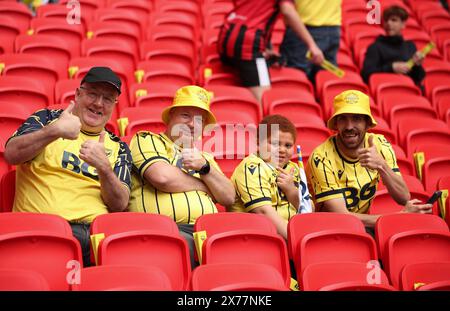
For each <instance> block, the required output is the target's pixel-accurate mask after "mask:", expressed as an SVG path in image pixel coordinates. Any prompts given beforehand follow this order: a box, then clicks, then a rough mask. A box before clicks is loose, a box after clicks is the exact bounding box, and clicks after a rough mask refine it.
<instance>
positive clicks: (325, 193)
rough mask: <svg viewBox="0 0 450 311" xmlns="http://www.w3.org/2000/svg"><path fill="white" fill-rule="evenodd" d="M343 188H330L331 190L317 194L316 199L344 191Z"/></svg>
mask: <svg viewBox="0 0 450 311" xmlns="http://www.w3.org/2000/svg"><path fill="white" fill-rule="evenodd" d="M342 190H343V189H338V190H330V191H326V192H322V193H320V194H318V195H316V199H321V198H324V197H327V196H329V195H334V194H339V193H342Z"/></svg>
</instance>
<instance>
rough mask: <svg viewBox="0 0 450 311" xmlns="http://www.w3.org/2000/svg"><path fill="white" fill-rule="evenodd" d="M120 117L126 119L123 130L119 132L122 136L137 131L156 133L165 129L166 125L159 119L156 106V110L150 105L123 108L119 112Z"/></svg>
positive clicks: (159, 115)
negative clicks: (126, 122)
mask: <svg viewBox="0 0 450 311" xmlns="http://www.w3.org/2000/svg"><path fill="white" fill-rule="evenodd" d="M157 113H159V114H157ZM120 118H121V119H122V118H127V119H128V124H127V126H126V127H125V131H124V132H121V135H122V136H125V135H133V134H135V133H136V132H139V131H150V132H153V133H156V134H158V133H160V132H164V131H165V130H166V125H165V124H164V123H163V122H162V120H161V113H160V111H159V108H156V111H155V108H154V107H151V106H150V107H129V108H125V109H124V110H123V111H122V112H121V114H120ZM121 131H122V130H121Z"/></svg>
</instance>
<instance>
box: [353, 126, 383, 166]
mask: <svg viewBox="0 0 450 311" xmlns="http://www.w3.org/2000/svg"><path fill="white" fill-rule="evenodd" d="M373 140H374V136H373V135H370V136H369V139H368V143H369V147H368V148H363V149H360V150H359V151H358V156H359V162H360V163H361V166H362V167H366V168H369V169H372V170H380V169H381V168H382V167H383V164H384V162H385V161H384V159H383V157H382V156H381V155H380V154H379V153H378V150H377V147H376V146H375V143H374V142H373Z"/></svg>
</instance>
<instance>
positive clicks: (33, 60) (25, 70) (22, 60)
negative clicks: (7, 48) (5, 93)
mask: <svg viewBox="0 0 450 311" xmlns="http://www.w3.org/2000/svg"><path fill="white" fill-rule="evenodd" d="M0 64H4V68H3V70H2V74H3V75H6V76H20V77H23V76H25V77H29V78H32V79H36V80H39V81H41V82H43V83H44V85H45V87H46V90H47V92H48V94H51V95H50V96H51V97H50V100H51V102H53V86H54V84H55V82H56V81H57V80H58V79H63V78H65V77H66V76H65V74H66V68H61V67H58V65H57V63H56V62H53V60H52V58H51V57H48V56H44V55H30V54H0Z"/></svg>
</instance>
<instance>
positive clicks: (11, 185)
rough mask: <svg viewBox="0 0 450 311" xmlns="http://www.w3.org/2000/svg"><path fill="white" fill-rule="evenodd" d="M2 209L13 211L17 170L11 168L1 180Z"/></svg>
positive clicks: (0, 197) (0, 203) (0, 202)
mask: <svg viewBox="0 0 450 311" xmlns="http://www.w3.org/2000/svg"><path fill="white" fill-rule="evenodd" d="M0 194H1V196H0V199H1V201H0V211H1V212H11V211H12V209H13V205H14V196H15V194H16V171H15V170H10V171H8V172H6V173H4V174H3V176H2V178H1V180H0Z"/></svg>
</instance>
